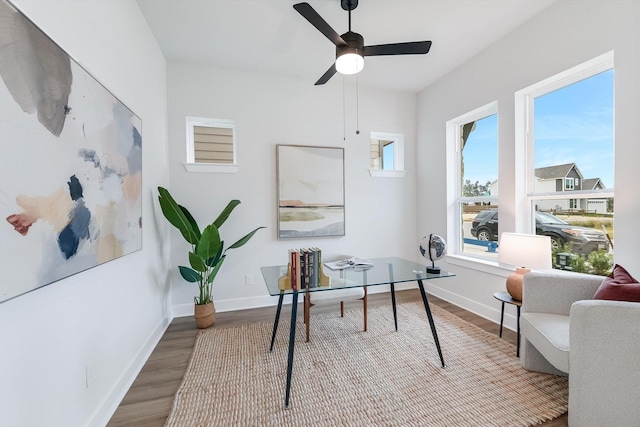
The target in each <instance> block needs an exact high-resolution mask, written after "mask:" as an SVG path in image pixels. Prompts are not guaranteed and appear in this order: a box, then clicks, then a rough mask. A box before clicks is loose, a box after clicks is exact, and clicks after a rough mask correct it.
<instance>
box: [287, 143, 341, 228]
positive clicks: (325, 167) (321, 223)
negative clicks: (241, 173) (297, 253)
mask: <svg viewBox="0 0 640 427" xmlns="http://www.w3.org/2000/svg"><path fill="white" fill-rule="evenodd" d="M276 161H277V179H278V238H279V239H293V238H307V237H333V236H344V234H345V231H344V218H345V214H344V208H345V204H344V149H343V148H340V147H313V146H303V145H277V146H276Z"/></svg>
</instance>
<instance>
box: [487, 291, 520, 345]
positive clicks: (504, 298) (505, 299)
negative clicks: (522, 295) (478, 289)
mask: <svg viewBox="0 0 640 427" xmlns="http://www.w3.org/2000/svg"><path fill="white" fill-rule="evenodd" d="M493 297H494V298H495V299H497V300H498V301H500V302H502V311H501V312H500V338H502V323H503V321H504V304H505V303H507V304H511V305H515V306H516V309H517V312H518V313H517V316H516V322H517V326H518V330H517V333H518V338H517V344H516V345H517V347H516V356H517V357H520V307H522V301H518V300H516V299H513V298H512V297H511V295H509V292H506V291H501V292H496V293H494V294H493Z"/></svg>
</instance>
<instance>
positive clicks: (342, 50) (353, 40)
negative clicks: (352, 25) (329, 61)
mask: <svg viewBox="0 0 640 427" xmlns="http://www.w3.org/2000/svg"><path fill="white" fill-rule="evenodd" d="M340 37H342V40H344V41H345V42H346V43H347V45H346V46H336V58H337V57H339V56H342V55H344V54H346V53H355V54H357V55H360V56H364V37H362V36H361V35H360V34H358V33H354V32H353V31H347V32H346V33H344V34H342V35H341V36H340Z"/></svg>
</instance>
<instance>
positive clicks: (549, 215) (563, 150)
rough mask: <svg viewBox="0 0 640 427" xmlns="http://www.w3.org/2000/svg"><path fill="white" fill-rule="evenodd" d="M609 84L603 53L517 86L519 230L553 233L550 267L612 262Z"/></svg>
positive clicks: (581, 268)
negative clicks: (521, 185) (520, 165)
mask: <svg viewBox="0 0 640 427" xmlns="http://www.w3.org/2000/svg"><path fill="white" fill-rule="evenodd" d="M613 84H614V72H613V54H606V55H603V56H601V57H598V58H596V59H594V60H592V61H589V62H587V63H585V64H582V65H580V66H577V67H575V68H573V69H571V70H568V71H566V72H564V73H561V74H560V75H557V76H554V77H551V78H549V79H547V80H545V81H543V82H541V83H538V84H536V85H534V86H532V87H530V88H527V89H524V90H523V91H520V92H518V93H517V94H516V108H517V109H518V108H519V109H520V111H521V113H522V116H521V117H522V118H523V124H524V125H523V126H521V127H520V128H521V130H522V135H520V138H521V141H524V144H523V147H525V149H524V151H522V152H521V153H520V154H521V155H522V156H523V157H524V162H523V164H525V165H526V168H525V169H524V170H521V171H520V172H521V173H523V174H524V177H525V179H524V184H525V185H524V188H525V191H524V192H522V193H521V194H520V196H521V200H522V201H523V203H522V210H521V212H519V213H520V216H521V221H520V228H521V230H520V231H524V232H534V230H535V233H537V234H543V235H548V236H549V237H550V238H551V241H552V248H553V260H552V264H553V265H554V267H555V268H561V269H567V270H574V271H578V272H587V273H595V274H607V273H608V272H609V271H610V269H611V267H612V260H613V242H614V233H613V214H614V211H613V208H614V203H613V200H614V190H613V184H614V182H613V178H614V164H613V150H614V138H613V136H614V133H613V123H614V116H613ZM516 117H518V115H517V116H516ZM517 128H518V126H517ZM518 149H519V147H518V140H516V152H518V151H517V150H518Z"/></svg>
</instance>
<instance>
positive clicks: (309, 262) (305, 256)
mask: <svg viewBox="0 0 640 427" xmlns="http://www.w3.org/2000/svg"><path fill="white" fill-rule="evenodd" d="M279 285H280V289H282V290H288V289H291V290H294V291H299V290H304V289H312V288H317V287H318V286H328V285H329V276H327V275H325V274H324V271H323V270H322V251H321V250H320V249H318V248H308V249H289V267H288V269H287V274H286V275H285V276H283V277H281V278H280V281H279Z"/></svg>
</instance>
